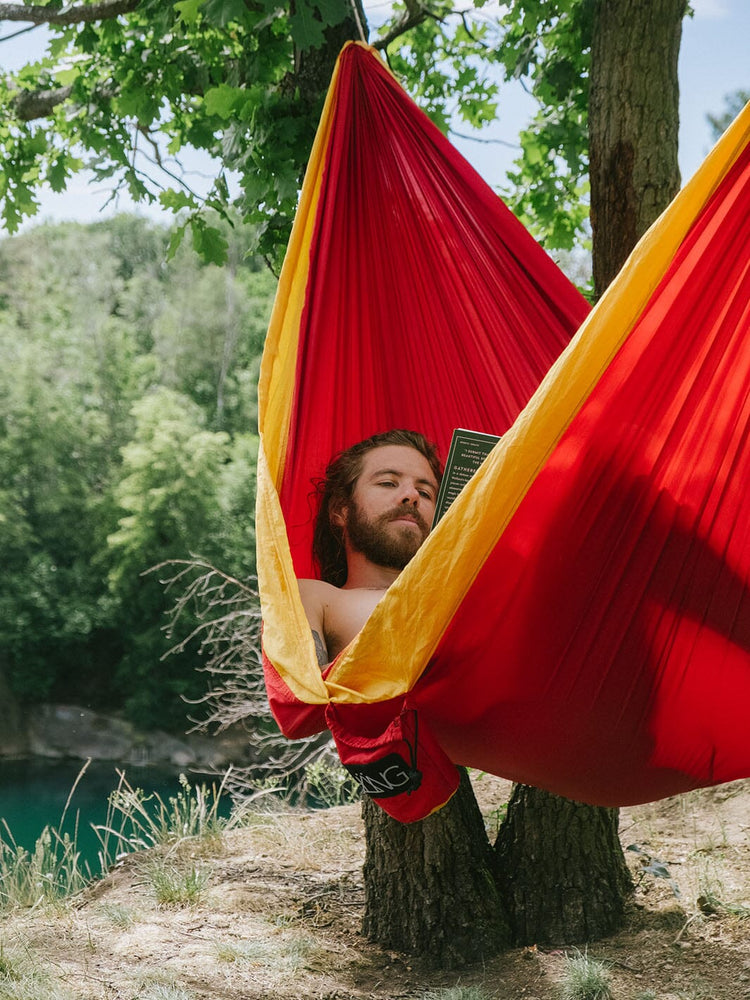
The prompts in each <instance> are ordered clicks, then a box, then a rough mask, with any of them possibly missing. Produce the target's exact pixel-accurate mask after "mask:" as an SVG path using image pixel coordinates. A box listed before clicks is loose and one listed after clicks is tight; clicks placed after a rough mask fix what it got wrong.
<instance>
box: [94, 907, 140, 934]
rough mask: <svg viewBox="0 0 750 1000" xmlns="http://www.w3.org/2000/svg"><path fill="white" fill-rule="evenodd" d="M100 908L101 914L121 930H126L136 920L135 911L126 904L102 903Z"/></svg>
mask: <svg viewBox="0 0 750 1000" xmlns="http://www.w3.org/2000/svg"><path fill="white" fill-rule="evenodd" d="M100 909H101V913H102V915H103V916H105V917H106V918H107V920H109V922H110V923H111V924H113V925H114V926H115V927H119V929H120V930H122V931H126V930H128V928H130V927H132V926H133V924H134V923H135V922H136V916H135V913H134V912H133V910H131V909H130V907H128V906H121V905H120V904H119V903H103V904H102V906H101V908H100Z"/></svg>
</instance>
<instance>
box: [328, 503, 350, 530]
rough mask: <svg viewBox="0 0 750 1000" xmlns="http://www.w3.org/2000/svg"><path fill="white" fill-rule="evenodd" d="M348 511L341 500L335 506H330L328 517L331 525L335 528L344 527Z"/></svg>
mask: <svg viewBox="0 0 750 1000" xmlns="http://www.w3.org/2000/svg"><path fill="white" fill-rule="evenodd" d="M348 513H349V508H348V506H347V505H346V503H344V502H343V501H342V502H340V503H338V504H337V505H336V506H335V507H331V510H330V514H329V519H330V522H331V524H332V525H334V526H335V527H337V528H345V527H346V516H347V514H348Z"/></svg>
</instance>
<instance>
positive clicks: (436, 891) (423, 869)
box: [362, 771, 510, 969]
mask: <svg viewBox="0 0 750 1000" xmlns="http://www.w3.org/2000/svg"><path fill="white" fill-rule="evenodd" d="M362 815H363V818H364V821H365V834H366V838H367V853H366V856H365V864H364V879H365V916H364V923H363V931H364V933H365V935H366V936H367V937H368V938H369V940H371V941H374V942H376V943H377V944H380V945H383V946H384V947H386V948H394V949H396V950H398V951H402V952H406V953H408V954H416V955H420V956H422V957H423V958H425V959H427V961H428V962H430V963H431V964H433V965H434V966H438V967H440V968H444V969H452V968H459V967H461V966H463V965H466V964H468V963H471V962H476V961H480V960H481V959H483V958H486V957H488V956H490V955H492V954H494V953H495V952H497V951H498V950H500V949H501V948H503V947H507V946H508V945H509V943H510V934H509V928H508V923H507V920H506V917H505V914H504V910H503V908H502V904H501V900H500V896H499V894H498V890H497V887H496V885H495V882H494V878H493V874H492V865H493V859H492V849H491V847H490V844H489V841H488V839H487V834H486V831H485V829H484V823H483V821H482V816H481V813H480V812H479V807H478V805H477V801H476V799H475V797H474V792H473V790H472V787H471V783H470V781H469V778H468V775H467V774H466V772H465V771H463V772H462V774H461V784H460V785H459V788H458V791H457V792H456V794H455V795H454V796H453V798H452V799H451V800H450V802H448V804H447V805H445V806H443V808H442V809H441V810H440V811H439V812H437V813H435V814H434V815H432V816H428V818H427V819H425V820H422V821H421V822H419V823H411V824H409V825H405V824H402V823H398V822H396V820H394V819H391V817H390V816H388V815H387V813H385V812H383V810H382V809H381V808H380V807H379V806H377V805H375V803H374V802H372V801H371V800H370V799H365V800H364V802H363V805H362Z"/></svg>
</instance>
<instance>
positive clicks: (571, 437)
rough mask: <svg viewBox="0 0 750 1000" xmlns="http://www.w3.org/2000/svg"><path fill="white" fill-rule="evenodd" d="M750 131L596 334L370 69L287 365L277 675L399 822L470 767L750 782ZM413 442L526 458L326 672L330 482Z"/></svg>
mask: <svg viewBox="0 0 750 1000" xmlns="http://www.w3.org/2000/svg"><path fill="white" fill-rule="evenodd" d="M749 132H750V109H745V112H744V113H743V115H742V116H740V118H739V119H738V121H737V122H736V123H735V125H734V126H733V127H732V129H730V131H729V132H728V133H727V134H726V135H725V136H724V138H723V139H722V140H721V142H720V143H719V144H718V146H717V147H716V149H715V150H714V152H713V153H712V154H711V155H710V156H709V158H708V159H707V161H706V163H705V164H704V165H703V167H702V168H701V170H700V171H699V172H698V174H697V175H696V177H695V178H694V179H693V180H692V181H691V182H690V184H689V185H688V186H687V187H686V188H685V189H684V190H683V191H682V192H681V193H680V195H679V196H678V197H677V199H676V200H675V202H674V203H673V205H672V206H670V208H669V209H668V211H667V212H666V213H665V214H664V215H663V216H662V218H661V219H660V220H659V221H658V222H657V223H656V224H655V225H654V227H652V229H651V230H650V231H649V233H647V234H646V236H645V237H644V238H643V240H642V241H641V242H640V243H639V245H638V247H637V248H636V250H635V251H634V253H633V255H632V256H631V258H630V260H629V261H628V262H627V264H626V266H625V268H624V269H623V271H622V272H621V274H620V275H619V277H618V278H617V280H616V281H615V282H614V283H613V285H612V287H611V288H610V289H609V290H608V292H607V294H606V295H605V296H604V297H603V298H602V300H601V301H600V303H599V304H598V306H597V308H596V309H595V310H594V311H593V312H592V313H591V315H589V316H588V318H587V319H586V315H587V312H588V307H587V306H586V304H585V302H584V300H583V299H582V298H581V297H580V295H579V294H578V293H577V292H576V291H575V289H574V288H573V287H572V285H570V283H569V282H568V281H567V279H566V278H564V276H563V275H562V274H561V273H560V271H559V270H558V269H557V267H556V266H555V265H554V263H553V262H552V261H551V260H550V258H549V257H548V256H547V255H546V254H545V253H544V252H543V251H542V250H541V249H540V248H539V247H538V246H537V244H536V243H535V242H534V241H533V240H532V239H531V237H530V236H529V235H528V233H526V231H525V230H524V229H523V227H522V226H521V225H520V224H519V223H518V222H517V220H515V218H514V217H513V216H512V214H511V213H510V212H508V210H507V209H506V208H505V207H504V206H503V205H502V203H501V202H500V201H499V199H497V197H496V196H495V195H494V194H493V193H492V192H491V191H490V189H489V188H488V187H487V186H486V185H485V184H484V182H483V181H481V180H480V179H479V178H478V176H477V175H476V174H475V173H474V172H473V171H472V169H471V168H470V167H469V166H468V165H467V164H466V163H465V162H464V161H463V160H462V159H461V157H460V156H459V154H458V153H456V151H455V150H453V148H452V147H451V146H450V145H449V143H447V141H446V140H445V139H444V137H443V136H442V135H441V134H440V133H439V132H438V130H437V129H435V128H434V126H432V125H431V123H430V122H429V121H428V120H427V119H426V118H425V116H424V115H423V114H422V113H421V112H420V111H419V110H418V109H417V108H416V106H415V105H414V104H413V103H412V102H411V101H410V100H409V98H408V97H407V96H406V95H405V94H404V93H403V91H402V90H401V88H400V87H399V86H398V85H397V83H396V82H395V80H394V79H393V77H392V76H391V75H390V74H389V73H388V71H387V70H386V69H385V68H384V67H383V66H382V64H381V63H380V61H379V59H378V58H377V56H376V55H375V54H374V53H373V52H372V50H369V49H367V48H366V47H364V46H361V45H358V44H353V45H349V46H347V47H346V48H345V49H344V51H343V53H342V56H341V58H340V60H339V64H338V66H337V70H336V74H335V76H334V79H333V81H332V84H331V90H330V92H329V97H328V101H327V104H326V108H325V110H324V114H323V119H322V122H321V127H320V130H319V133H318V138H317V141H316V147H315V150H314V152H313V156H312V158H311V162H310V166H309V169H308V174H307V177H306V180H305V185H304V188H303V192H302V196H301V202H300V211H299V213H298V218H297V222H296V224H295V229H294V232H293V236H292V241H291V243H290V248H289V252H288V255H287V260H286V262H285V266H284V271H283V273H282V278H281V282H280V287H279V293H278V296H277V302H276V306H275V309H274V314H273V317H272V321H271V329H270V331H269V337H268V341H267V347H266V351H265V354H264V359H263V365H262V371H261V389H260V430H261V449H260V457H259V479H258V510H257V533H258V567H259V581H260V589H261V599H262V602H263V617H264V653H265V666H266V677H267V685H268V690H269V696H270V701H271V705H272V708H273V710H274V713H275V714H276V716H277V719H278V720H279V722H280V724H281V725H282V728H283V729H284V730H285V731H286V732H287V733H289V734H290V735H302V734H304V733H307V732H314V731H316V730H317V729H319V728H322V727H323V726H324V725H326V724H327V725H329V727H330V728H331V729H332V731H333V732H334V736H335V738H336V740H337V744H338V746H339V750H340V752H341V753H342V759H344V761H345V763H347V762H348V763H349V764H350V766H351V767H352V768H353V769H354V771H355V773H356V775H357V777H358V778H360V780H361V781H362V783H363V786H364V787H367V786H368V782H369V784H370V786H371V788H375V789H376V792H375V794H386V795H388V796H389V797H387V798H383V799H379V801H381V804H382V805H384V807H385V808H387V809H388V810H389V811H390V812H392V813H393V814H394V815H397V816H398V817H399V818H402V819H416V818H420V816H422V815H425V814H427V813H428V812H429V811H430V810H431V809H432V808H434V807H435V806H436V805H439V804H440V801H444V799H445V798H447V797H448V795H449V794H450V792H451V790H452V788H451V786H452V781H451V778H450V767H447V768H446V767H445V766H444V765H445V762H446V761H448V762H453V763H457V764H466V765H471V766H475V767H479V768H481V769H484V770H489V771H492V772H494V773H497V774H501V775H503V776H506V777H509V778H512V779H514V780H520V781H524V782H526V783H530V784H535V785H538V786H540V787H543V788H547V789H549V790H550V791H553V792H557V793H559V794H564V795H566V796H568V797H571V798H575V799H579V800H581V801H586V802H591V803H593V804H601V805H625V804H629V803H634V802H639V801H647V800H649V799H654V798H658V797H661V796H664V795H669V794H673V793H675V792H678V791H682V790H685V789H688V788H693V787H696V786H699V785H704V784H710V783H715V782H720V781H727V780H731V779H732V778H736V777H741V776H747V775H750V738H748V736H747V724H746V721H745V720H746V718H747V715H748V710H749V709H750V596H749V592H748V578H749V577H750V519H749V518H748V516H747V515H748V501H747V499H746V497H747V492H748V491H747V487H748V485H749V484H750V467H749V466H750V457H749V455H750V452H749V451H748V426H749V423H748V418H749V417H750V403H749V402H748V400H749V398H750V338H749V337H748V333H750V329H748V328H749V327H750V307H749V306H748V303H749V302H750V253H749V252H748V251H749V249H750V212H748V203H749V199H750V153H749V151H748V141H747V140H748V133H749ZM584 320H585V322H584ZM581 324H582V325H581ZM579 326H580V330H579V332H578V333H577V335H576V336H575V338H574V339H573V340H572V341H571V342H570V344H569V345H568V346H567V347H566V344H567V343H568V340H569V338H570V337H571V335H572V334H573V332H574V331H575V330H576V329H577V328H578V327H579ZM561 352H562V353H561ZM540 383H541V384H540ZM397 426H406V427H412V428H413V429H416V430H420V431H422V432H423V433H425V434H427V436H428V437H432V438H433V439H434V440H435V441H436V442H437V443H438V445H439V447H440V448H441V450H442V453H443V454H445V451H446V449H447V444H448V442H449V439H450V434H451V432H452V430H453V428H454V427H456V426H464V427H471V428H473V429H476V430H483V431H487V432H489V433H496V434H503V438H502V440H501V442H500V444H499V445H498V446H497V447H496V448H495V449H494V451H493V453H492V454H491V456H490V457H489V458H488V460H487V461H486V462H485V463H484V465H483V466H482V468H481V469H480V471H479V473H477V475H476V476H475V477H474V479H473V480H472V481H471V483H470V484H469V486H468V487H467V488H466V489H465V490H464V491H463V492H462V494H461V495H460V497H459V498H458V499H457V500H456V501H455V503H454V504H453V506H452V507H451V509H450V510H449V512H448V513H447V514H446V515H445V517H444V518H443V519H442V520H441V522H440V524H439V526H438V527H437V528H436V530H435V531H434V532H433V533H432V534H431V535H430V537H429V538H428V539H427V541H426V542H425V544H424V545H423V546H422V548H421V549H420V551H419V552H418V554H417V555H416V556H415V558H414V559H413V560H412V561H411V563H410V564H409V565H408V566H407V567H406V569H405V570H404V571H403V573H402V574H401V575H400V577H399V579H398V580H397V581H396V582H395V583H394V584H393V586H392V587H391V588H390V589H389V591H388V593H387V594H386V596H385V597H384V599H383V600H382V601H381V602H380V603H379V604H378V606H377V608H376V609H375V612H374V613H373V615H372V616H371V618H370V619H369V620H368V622H367V624H366V625H365V627H364V628H363V630H362V631H361V632H360V634H359V635H358V636H357V638H356V639H355V640H354V641H353V642H352V643H351V644H350V646H349V647H347V649H346V650H344V651H343V652H342V654H340V656H339V657H338V658H337V660H336V661H335V662H334V664H332V666H331V667H330V668H328V670H327V671H326V672H325V676H324V677H323V676H321V673H320V670H319V668H318V666H317V664H316V660H315V652H314V648H313V643H312V637H311V633H310V629H309V625H308V623H307V620H306V618H305V615H304V611H303V609H302V605H301V602H300V600H299V592H298V590H297V587H296V582H295V581H296V577H298V576H310V575H314V571H315V568H314V566H313V565H312V562H311V556H310V549H311V537H312V518H313V515H314V511H313V510H312V507H311V501H310V493H311V482H312V481H313V480H314V479H315V477H317V476H320V475H322V473H323V469H324V467H325V465H326V463H327V462H328V460H329V459H330V457H331V456H332V454H334V453H335V452H337V451H338V450H340V449H341V448H345V447H347V446H348V445H350V444H352V443H354V442H355V441H358V440H360V439H361V438H364V437H366V436H369V435H370V434H373V433H376V432H378V431H383V430H387V429H389V428H391V427H397ZM414 720H416V723H417V725H416V727H415V725H414ZM396 723H398V727H397V728H398V732H395V730H394V728H393V727H394V725H396ZM385 734H387V738H386V737H385ZM399 741H400V742H399ZM385 746H387V747H388V748H389V749H388V754H390V757H389V760H391V761H392V759H394V758H395V757H398V755H399V754H401V758H403V759H405V760H406V761H407V765H408V766H406V767H405V770H404V772H403V774H404V775H407V777H403V778H402V777H398V775H399V774H400V772H398V771H397V770H393V769H391V770H390V771H389V772H388V775H389V779H390V784H389V781H386V780H385V778H384V777H383V776H384V774H385V773H386V772H385V771H384V770H383V767H380V770H378V764H377V761H378V760H379V759H380V758H382V757H383V753H384V751H383V747H385ZM399 747H400V749H399ZM394 748H395V749H394ZM420 751H421V759H420ZM379 754H380V757H379ZM388 754H386V756H388ZM415 754H416V762H415V759H414V757H415ZM443 757H444V758H445V760H443V759H442V758H443ZM370 764H372V767H371V768H370V770H369V771H368V770H367V768H368V767H370ZM390 766H391V767H393V765H392V763H391V765H390ZM363 768H364V770H363ZM416 771H419V772H420V773H421V774H422V775H423V784H422V787H421V788H419V789H418V790H417V788H415V787H411V786H409V787H408V788H407V784H406V782H407V780H408V781H411V782H412V785H413V784H414V780H412V779H411V778H408V774H410V773H413V772H416ZM430 774H434V775H437V776H438V777H439V780H437V779H436V781H437V784H436V786H435V787H433V786H432V785H431V784H430V777H429V775H430ZM400 781H401V782H402V785H401V786H399V782H400ZM391 785H393V786H394V787H391ZM386 786H388V788H389V789H390V790H387V791H386V792H385V793H383V789H384V788H386ZM399 788H401V789H402V791H401V792H399ZM377 789H380V791H377ZM403 789H405V790H403Z"/></svg>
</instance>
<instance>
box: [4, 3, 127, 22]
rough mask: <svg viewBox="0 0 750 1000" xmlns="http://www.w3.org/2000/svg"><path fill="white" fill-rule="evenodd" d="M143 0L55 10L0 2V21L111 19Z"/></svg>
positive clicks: (36, 5) (85, 20)
mask: <svg viewBox="0 0 750 1000" xmlns="http://www.w3.org/2000/svg"><path fill="white" fill-rule="evenodd" d="M140 2H141V0H102V2H101V3H94V4H87V5H86V6H83V5H81V6H75V5H73V6H72V7H63V8H62V9H60V10H54V9H53V8H51V7H42V6H40V5H38V4H35V5H33V6H29V7H27V6H25V5H24V4H21V3H0V21H29V22H31V23H32V24H84V23H87V22H89V21H109V20H111V19H112V18H113V17H119V16H120V14H129V13H130V12H131V11H133V10H135V9H136V7H137V6H138V5H139V4H140Z"/></svg>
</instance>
